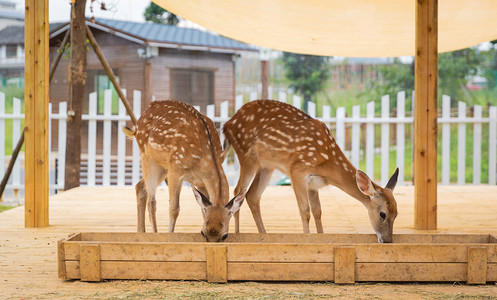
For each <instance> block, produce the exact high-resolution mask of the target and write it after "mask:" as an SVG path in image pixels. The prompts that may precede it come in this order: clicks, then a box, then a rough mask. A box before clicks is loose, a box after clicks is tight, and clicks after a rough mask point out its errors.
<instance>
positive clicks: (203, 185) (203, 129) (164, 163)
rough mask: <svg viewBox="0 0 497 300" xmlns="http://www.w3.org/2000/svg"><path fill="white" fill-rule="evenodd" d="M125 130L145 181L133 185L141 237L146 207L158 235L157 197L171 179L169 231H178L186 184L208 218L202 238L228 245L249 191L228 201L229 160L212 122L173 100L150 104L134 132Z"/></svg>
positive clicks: (193, 109)
mask: <svg viewBox="0 0 497 300" xmlns="http://www.w3.org/2000/svg"><path fill="white" fill-rule="evenodd" d="M123 130H124V133H125V134H126V135H127V136H128V137H135V138H136V141H137V143H138V146H139V148H140V153H141V156H140V158H141V163H142V171H143V179H141V180H140V181H139V182H138V184H136V186H135V189H136V200H137V209H138V232H145V207H147V208H148V212H149V218H150V222H151V223H152V228H153V231H154V232H157V220H156V199H155V192H156V189H157V186H158V185H159V184H160V183H161V182H162V181H164V180H165V179H166V178H167V184H168V187H169V232H174V227H175V225H176V219H177V218H178V214H179V209H180V208H179V195H180V191H181V186H182V183H183V181H187V182H189V183H191V184H192V189H193V193H194V195H195V198H196V200H197V202H198V204H199V205H200V207H201V210H202V214H203V216H204V224H203V227H202V231H201V233H202V235H203V236H204V237H205V239H206V240H207V241H208V242H211V241H212V242H219V241H224V240H225V239H226V238H227V237H228V227H229V220H230V218H231V216H232V215H233V213H234V212H236V211H237V210H238V209H239V208H240V206H241V205H242V203H243V199H244V196H245V191H241V192H240V193H239V194H237V196H235V197H234V198H233V199H232V200H231V201H229V202H228V201H227V200H228V197H229V190H228V188H229V187H228V181H227V179H226V175H225V174H224V171H223V168H222V166H221V163H222V162H223V160H224V158H225V156H223V152H222V147H221V143H220V141H219V135H218V133H217V131H216V128H215V126H214V123H213V122H212V121H211V120H210V119H209V118H207V117H206V116H204V115H202V114H201V113H200V112H198V111H197V110H196V109H195V108H193V107H192V106H190V105H188V104H186V103H183V102H180V101H174V100H169V101H156V102H152V103H150V105H149V106H148V108H147V109H146V110H145V111H144V113H143V115H142V116H141V117H140V119H139V120H138V122H137V124H136V128H134V129H130V128H127V127H123ZM206 195H207V196H208V197H207V196H206Z"/></svg>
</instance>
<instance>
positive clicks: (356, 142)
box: [350, 105, 361, 169]
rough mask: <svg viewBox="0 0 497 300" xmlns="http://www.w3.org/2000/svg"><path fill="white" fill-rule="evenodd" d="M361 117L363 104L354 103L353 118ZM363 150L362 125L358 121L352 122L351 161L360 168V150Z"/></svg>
mask: <svg viewBox="0 0 497 300" xmlns="http://www.w3.org/2000/svg"><path fill="white" fill-rule="evenodd" d="M360 118H361V106H360V105H354V106H353V107H352V119H360ZM360 150H361V125H360V124H359V123H358V122H357V123H356V122H354V123H352V145H351V149H350V151H351V157H350V162H352V165H354V167H355V168H356V169H358V168H359V152H360Z"/></svg>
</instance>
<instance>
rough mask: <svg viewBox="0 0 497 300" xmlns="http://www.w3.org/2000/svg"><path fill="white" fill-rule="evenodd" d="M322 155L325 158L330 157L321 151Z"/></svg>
mask: <svg viewBox="0 0 497 300" xmlns="http://www.w3.org/2000/svg"><path fill="white" fill-rule="evenodd" d="M321 156H322V157H324V159H328V158H329V157H328V155H326V154H324V153H321Z"/></svg>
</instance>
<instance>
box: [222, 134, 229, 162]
mask: <svg viewBox="0 0 497 300" xmlns="http://www.w3.org/2000/svg"><path fill="white" fill-rule="evenodd" d="M230 148H231V143H230V141H229V140H228V139H227V138H226V137H225V139H224V143H223V153H221V163H223V162H224V160H225V159H226V156H228V152H230Z"/></svg>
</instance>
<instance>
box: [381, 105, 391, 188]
mask: <svg viewBox="0 0 497 300" xmlns="http://www.w3.org/2000/svg"><path fill="white" fill-rule="evenodd" d="M389 114H390V96H389V95H385V96H382V97H381V119H382V120H383V122H385V120H386V119H388V118H389ZM389 146H390V124H389V123H382V124H381V169H380V170H381V172H380V178H381V181H380V182H381V185H382V186H385V185H386V184H387V182H388V179H389V178H390V173H389V170H388V165H389V163H390V147H389Z"/></svg>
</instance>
